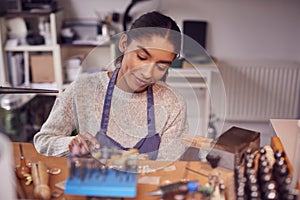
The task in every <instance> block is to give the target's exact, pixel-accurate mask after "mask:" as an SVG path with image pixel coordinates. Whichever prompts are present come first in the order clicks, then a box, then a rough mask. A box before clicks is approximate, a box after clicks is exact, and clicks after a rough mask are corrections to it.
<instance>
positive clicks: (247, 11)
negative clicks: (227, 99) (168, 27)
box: [161, 0, 300, 61]
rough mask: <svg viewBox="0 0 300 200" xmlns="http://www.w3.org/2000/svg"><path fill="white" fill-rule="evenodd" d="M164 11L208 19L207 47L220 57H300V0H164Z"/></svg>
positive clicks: (179, 15) (212, 53)
mask: <svg viewBox="0 0 300 200" xmlns="http://www.w3.org/2000/svg"><path fill="white" fill-rule="evenodd" d="M161 3H162V4H161V9H162V12H164V13H166V14H169V15H171V16H173V17H174V18H175V20H176V21H177V22H178V23H182V20H184V19H195V20H206V21H208V34H207V49H208V51H209V53H210V54H211V55H214V56H216V57H217V58H230V59H232V58H233V59H264V60H265V59H272V60H274V59H275V60H277V59H283V60H287V59H291V60H296V59H297V60H298V61H299V60H300V21H299V20H300V1H298V0H286V1H284V0H263V1H261V0H251V1H248V0H209V1H208V0H185V1H181V0H163V1H162V2H161Z"/></svg>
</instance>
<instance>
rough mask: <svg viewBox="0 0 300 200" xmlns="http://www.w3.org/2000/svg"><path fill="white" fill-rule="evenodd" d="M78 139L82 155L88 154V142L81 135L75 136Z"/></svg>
mask: <svg viewBox="0 0 300 200" xmlns="http://www.w3.org/2000/svg"><path fill="white" fill-rule="evenodd" d="M77 137H78V139H79V144H80V149H81V153H82V154H86V153H87V152H90V148H89V145H88V142H89V140H88V139H87V138H86V137H85V136H84V135H82V134H79V135H77Z"/></svg>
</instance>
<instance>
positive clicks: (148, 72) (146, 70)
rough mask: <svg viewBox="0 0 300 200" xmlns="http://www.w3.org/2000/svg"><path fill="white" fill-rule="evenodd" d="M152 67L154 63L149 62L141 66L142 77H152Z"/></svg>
mask: <svg viewBox="0 0 300 200" xmlns="http://www.w3.org/2000/svg"><path fill="white" fill-rule="evenodd" d="M154 67H155V63H149V64H146V65H144V66H143V67H142V76H143V78H144V79H151V78H152V76H153V69H154Z"/></svg>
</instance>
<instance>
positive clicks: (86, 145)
mask: <svg viewBox="0 0 300 200" xmlns="http://www.w3.org/2000/svg"><path fill="white" fill-rule="evenodd" d="M97 148H100V144H99V143H98V140H97V139H96V138H95V137H94V136H93V135H91V134H90V133H88V132H84V133H80V134H78V135H76V136H75V137H74V138H73V140H72V141H71V142H70V144H69V150H70V152H71V154H72V155H73V156H76V155H85V154H88V153H90V149H97Z"/></svg>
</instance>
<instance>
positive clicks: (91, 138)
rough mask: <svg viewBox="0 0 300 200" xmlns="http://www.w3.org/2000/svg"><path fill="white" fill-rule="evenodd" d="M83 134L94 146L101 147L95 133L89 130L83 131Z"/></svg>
mask: <svg viewBox="0 0 300 200" xmlns="http://www.w3.org/2000/svg"><path fill="white" fill-rule="evenodd" d="M83 135H84V137H85V138H86V139H87V140H88V141H89V142H90V143H91V145H92V147H93V148H100V144H99V142H98V140H97V139H96V138H95V137H94V136H93V135H91V134H90V133H87V132H85V133H83Z"/></svg>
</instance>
